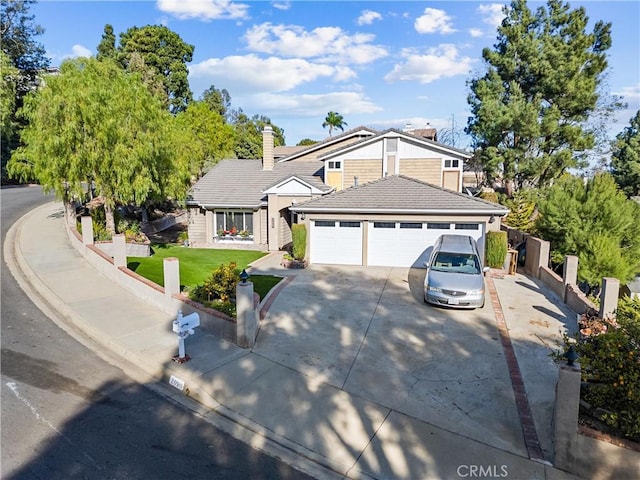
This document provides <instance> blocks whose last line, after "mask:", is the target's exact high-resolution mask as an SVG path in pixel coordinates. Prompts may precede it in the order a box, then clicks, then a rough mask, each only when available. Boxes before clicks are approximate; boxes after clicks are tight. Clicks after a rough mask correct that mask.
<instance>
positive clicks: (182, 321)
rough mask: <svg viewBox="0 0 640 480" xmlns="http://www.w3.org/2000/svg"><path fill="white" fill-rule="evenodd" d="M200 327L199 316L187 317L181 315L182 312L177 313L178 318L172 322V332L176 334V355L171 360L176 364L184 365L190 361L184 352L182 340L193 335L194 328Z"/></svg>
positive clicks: (192, 314) (190, 315) (194, 314)
mask: <svg viewBox="0 0 640 480" xmlns="http://www.w3.org/2000/svg"><path fill="white" fill-rule="evenodd" d="M199 326H200V315H198V314H197V313H195V312H194V313H190V314H189V315H186V316H185V315H182V310H179V311H178V316H177V317H176V319H175V320H174V321H173V331H174V332H175V333H177V334H178V355H175V356H174V357H173V360H174V361H175V362H178V363H184V362H187V361H189V360H190V359H191V357H189V355H186V354H185V351H184V339H185V338H187V337H188V336H189V335H193V334H194V333H195V332H194V328H196V327H199Z"/></svg>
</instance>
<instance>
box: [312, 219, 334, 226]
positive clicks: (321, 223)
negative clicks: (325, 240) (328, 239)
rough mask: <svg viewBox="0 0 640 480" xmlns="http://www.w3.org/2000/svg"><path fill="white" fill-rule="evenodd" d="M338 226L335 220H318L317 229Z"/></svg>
mask: <svg viewBox="0 0 640 480" xmlns="http://www.w3.org/2000/svg"><path fill="white" fill-rule="evenodd" d="M335 226H336V222H334V221H333V220H331V221H328V220H316V227H335Z"/></svg>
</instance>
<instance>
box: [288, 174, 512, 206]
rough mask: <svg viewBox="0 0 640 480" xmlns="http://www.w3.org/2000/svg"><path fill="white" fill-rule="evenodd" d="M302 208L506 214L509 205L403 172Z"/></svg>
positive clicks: (302, 204) (317, 200)
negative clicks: (428, 181)
mask: <svg viewBox="0 0 640 480" xmlns="http://www.w3.org/2000/svg"><path fill="white" fill-rule="evenodd" d="M292 210H294V211H299V212H321V211H328V212H345V213H346V212H354V213H355V212H359V213H376V212H378V213H386V212H388V213H394V212H396V213H401V212H402V213H425V214H437V213H454V214H455V213H458V214H473V213H476V214H486V215H505V214H506V213H508V211H509V210H508V209H507V208H506V207H504V206H502V205H498V204H496V203H492V202H488V201H486V200H482V199H479V198H476V197H472V196H469V195H467V194H464V193H459V192H454V191H452V190H447V189H445V188H441V187H436V186H435V185H431V184H429V183H425V182H422V181H420V180H416V179H413V178H410V177H405V176H403V175H392V176H388V177H385V178H381V179H380V180H374V181H373V182H369V183H365V184H362V185H358V186H356V187H351V188H347V189H345V190H340V191H338V192H335V193H332V194H330V195H325V196H322V197H320V198H315V199H312V200H308V201H306V202H303V203H299V204H297V205H296V206H295V207H294V208H292Z"/></svg>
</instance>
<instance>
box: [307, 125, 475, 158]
mask: <svg viewBox="0 0 640 480" xmlns="http://www.w3.org/2000/svg"><path fill="white" fill-rule="evenodd" d="M387 137H402V138H404V139H406V140H408V141H411V142H414V143H420V144H422V145H424V146H425V147H426V148H428V149H429V150H435V151H437V152H440V153H445V154H447V155H451V156H452V157H456V158H459V159H461V160H468V159H469V158H471V157H472V156H473V155H472V154H471V153H469V152H465V151H464V150H460V149H457V148H453V147H450V146H448V145H443V144H442V143H438V142H434V141H433V140H429V139H427V138H423V137H420V136H417V135H413V134H411V133H407V132H402V131H400V130H398V129H395V128H389V129H387V130H385V131H383V132H380V133H378V134H376V135H373V136H371V137H368V138H364V139H362V140H360V141H358V142H354V143H351V144H349V145H344V146H342V147H339V148H337V149H335V150H332V151H330V152H327V153H325V154H324V155H321V156H319V157H318V160H323V161H324V160H328V159H330V158H333V157H335V156H336V155H340V154H343V153H346V152H350V151H353V150H356V149H358V148H361V147H363V146H365V145H368V144H370V143H373V142H377V141H378V140H379V139H381V138H387Z"/></svg>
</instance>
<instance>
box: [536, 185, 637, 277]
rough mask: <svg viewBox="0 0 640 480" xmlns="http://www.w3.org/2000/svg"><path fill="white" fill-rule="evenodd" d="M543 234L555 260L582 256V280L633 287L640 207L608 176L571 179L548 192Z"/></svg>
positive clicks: (542, 205)
mask: <svg viewBox="0 0 640 480" xmlns="http://www.w3.org/2000/svg"><path fill="white" fill-rule="evenodd" d="M538 208H539V211H540V216H539V217H538V219H537V220H536V231H537V233H538V235H539V236H540V237H541V238H543V239H545V240H548V241H550V242H551V248H552V260H553V261H554V262H555V263H561V262H562V261H563V259H564V256H565V255H577V256H578V259H579V262H578V278H579V279H580V280H583V281H587V282H588V283H589V284H590V285H598V284H599V283H600V281H601V279H602V277H614V278H617V279H619V280H620V282H621V283H627V282H629V281H630V280H631V279H632V278H633V277H634V276H635V274H636V273H637V272H638V271H640V222H638V218H640V205H639V204H638V203H636V202H635V201H633V200H629V199H627V198H626V196H625V195H624V193H623V192H622V191H621V190H620V189H619V188H618V186H617V185H616V183H615V181H614V179H613V177H612V176H611V175H610V174H608V173H601V174H597V175H596V176H594V177H593V178H591V179H589V180H588V181H587V182H586V183H585V182H584V181H583V179H582V178H576V177H570V176H566V177H563V178H562V179H560V180H559V181H558V182H557V183H556V184H554V185H553V186H552V187H550V188H548V189H546V190H545V191H544V193H543V194H542V195H540V200H539V204H538Z"/></svg>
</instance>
